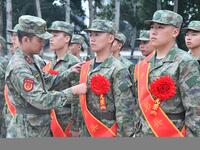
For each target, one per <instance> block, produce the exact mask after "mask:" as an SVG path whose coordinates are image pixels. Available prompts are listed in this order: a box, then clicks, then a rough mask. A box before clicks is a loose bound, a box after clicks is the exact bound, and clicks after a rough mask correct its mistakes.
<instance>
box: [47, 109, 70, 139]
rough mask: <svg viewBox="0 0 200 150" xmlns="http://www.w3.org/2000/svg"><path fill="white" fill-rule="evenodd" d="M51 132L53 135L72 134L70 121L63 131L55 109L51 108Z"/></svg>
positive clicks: (67, 135) (65, 135) (66, 135)
mask: <svg viewBox="0 0 200 150" xmlns="http://www.w3.org/2000/svg"><path fill="white" fill-rule="evenodd" d="M50 127H51V132H52V133H53V136H54V137H71V136H72V134H71V132H70V129H71V127H72V123H71V122H70V123H69V124H68V125H67V127H66V129H65V131H63V129H62V127H61V126H60V124H59V122H58V120H57V117H56V113H55V110H54V109H52V110H51V125H50Z"/></svg>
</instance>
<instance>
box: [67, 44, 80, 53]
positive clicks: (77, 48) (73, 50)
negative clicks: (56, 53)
mask: <svg viewBox="0 0 200 150" xmlns="http://www.w3.org/2000/svg"><path fill="white" fill-rule="evenodd" d="M69 48H70V51H71V53H72V54H73V55H76V54H77V53H79V52H80V50H81V46H80V44H70V46H69Z"/></svg>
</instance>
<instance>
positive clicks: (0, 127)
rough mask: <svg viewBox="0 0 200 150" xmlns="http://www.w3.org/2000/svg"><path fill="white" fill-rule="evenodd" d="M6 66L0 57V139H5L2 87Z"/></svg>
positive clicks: (5, 61)
mask: <svg viewBox="0 0 200 150" xmlns="http://www.w3.org/2000/svg"><path fill="white" fill-rule="evenodd" d="M7 65H8V60H7V59H5V58H4V57H2V56H0V137H5V135H6V129H5V119H4V118H5V116H4V112H3V108H4V105H5V102H4V86H5V71H6V67H7Z"/></svg>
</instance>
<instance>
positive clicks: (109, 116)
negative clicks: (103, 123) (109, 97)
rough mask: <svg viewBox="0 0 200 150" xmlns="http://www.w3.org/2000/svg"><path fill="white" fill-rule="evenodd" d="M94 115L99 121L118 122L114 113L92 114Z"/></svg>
mask: <svg viewBox="0 0 200 150" xmlns="http://www.w3.org/2000/svg"><path fill="white" fill-rule="evenodd" d="M92 114H93V115H94V116H95V117H97V118H99V119H106V120H116V117H115V113H114V112H96V111H95V112H92Z"/></svg>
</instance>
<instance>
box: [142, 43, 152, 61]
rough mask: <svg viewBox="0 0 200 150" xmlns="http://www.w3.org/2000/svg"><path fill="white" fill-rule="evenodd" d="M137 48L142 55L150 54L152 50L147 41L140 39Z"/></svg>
mask: <svg viewBox="0 0 200 150" xmlns="http://www.w3.org/2000/svg"><path fill="white" fill-rule="evenodd" d="M139 48H140V51H141V53H142V55H143V56H145V57H146V56H148V55H149V54H151V53H152V52H153V50H154V48H153V46H152V45H151V43H150V42H149V41H140V45H139Z"/></svg>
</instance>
